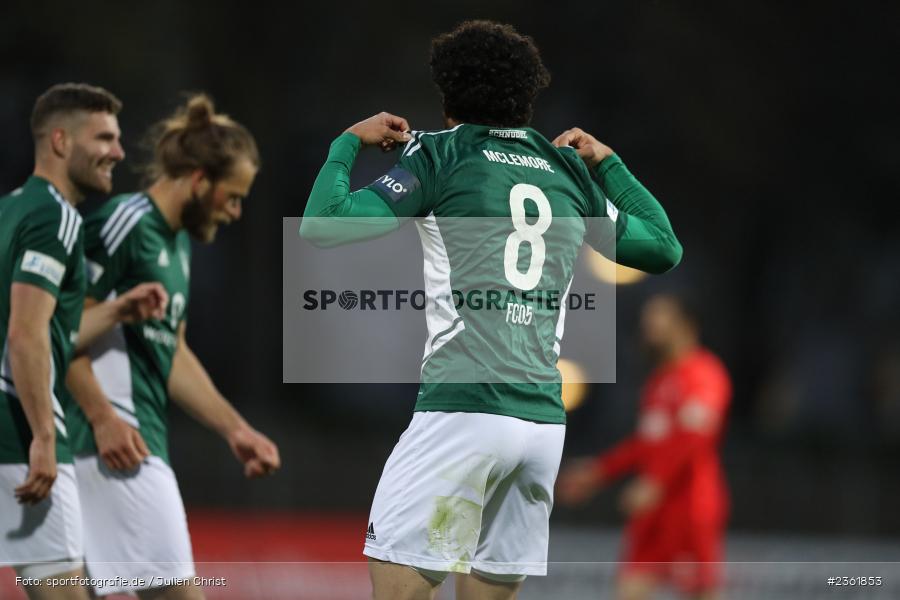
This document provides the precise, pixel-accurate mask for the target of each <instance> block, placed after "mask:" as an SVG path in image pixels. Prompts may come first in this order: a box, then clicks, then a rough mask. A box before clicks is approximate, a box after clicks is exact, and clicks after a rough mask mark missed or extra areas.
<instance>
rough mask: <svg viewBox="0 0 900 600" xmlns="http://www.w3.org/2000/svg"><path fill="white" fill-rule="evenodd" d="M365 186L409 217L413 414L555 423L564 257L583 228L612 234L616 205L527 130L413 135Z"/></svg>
mask: <svg viewBox="0 0 900 600" xmlns="http://www.w3.org/2000/svg"><path fill="white" fill-rule="evenodd" d="M368 189H370V190H373V191H374V192H376V193H377V194H378V195H380V196H381V197H382V199H383V200H384V202H385V203H386V204H387V205H388V206H389V207H390V209H391V211H393V213H394V214H395V215H396V216H397V217H398V218H401V219H405V218H417V221H416V225H417V227H418V229H419V234H420V237H421V240H422V247H423V251H424V258H425V291H426V295H427V297H428V302H427V305H426V320H427V326H428V340H427V342H426V347H425V353H424V358H423V364H422V383H421V387H420V390H419V397H418V402H417V404H416V410H417V411H451V412H452V411H464V412H487V413H494V414H501V415H507V416H513V417H518V418H522V419H529V420H533V421H537V422H544V423H564V422H565V412H564V410H563V406H562V401H561V377H560V374H559V371H558V369H557V367H556V363H557V359H558V355H559V349H560V348H559V342H560V340H561V338H562V334H563V326H564V319H565V308H564V307H565V303H566V296H567V294H568V290H569V285H570V284H571V281H572V277H573V273H574V267H575V262H576V258H577V256H578V251H579V248H580V247H581V246H582V243H583V242H584V241H585V238H586V236H587V239H588V241H591V242H592V245H595V247H596V246H598V245H599V243H600V239H601V238H606V239H609V240H610V241H614V238H615V231H614V224H613V219H614V218H615V217H616V209H615V207H613V206H612V204H610V203H609V202H608V200H607V199H606V198H605V197H604V195H603V192H602V191H601V190H600V189H599V187H598V186H597V185H596V184H595V183H594V182H593V180H592V176H591V173H590V172H589V171H588V169H587V167H586V166H585V165H584V162H583V161H582V160H581V159H580V158H579V157H578V155H577V153H576V152H575V151H574V150H573V149H571V148H556V147H554V146H553V145H552V144H551V143H550V142H549V141H548V140H547V139H546V138H544V137H543V136H542V135H541V134H540V133H538V132H537V131H535V130H533V129H530V128H522V129H496V128H491V127H488V126H480V125H470V124H463V125H459V126H457V127H454V128H453V129H449V130H446V131H439V132H413V139H412V140H411V141H410V142H409V143H408V144H407V145H406V147H405V148H404V149H403V151H402V153H401V157H400V159H399V161H398V162H397V164H396V165H395V167H394V168H393V169H391V171H389V172H388V173H387V174H386V175H384V176H383V177H381V178H379V179H377V180H376V181H375V182H374V183H372V184H371V185H370V186H368ZM609 207H611V208H609ZM595 217H596V218H597V219H596V220H594V219H592V218H595ZM603 217H611V218H610V219H601V218H603ZM604 223H605V224H606V225H608V231H604V232H602V233H601V231H600V229H605V228H604V227H602V225H603V224H604Z"/></svg>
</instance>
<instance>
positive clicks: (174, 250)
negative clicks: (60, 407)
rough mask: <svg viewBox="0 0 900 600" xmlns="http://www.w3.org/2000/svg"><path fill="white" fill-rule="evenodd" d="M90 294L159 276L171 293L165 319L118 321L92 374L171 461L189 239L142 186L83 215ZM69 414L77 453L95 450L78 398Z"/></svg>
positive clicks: (98, 351) (94, 348)
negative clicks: (172, 385) (171, 408)
mask: <svg viewBox="0 0 900 600" xmlns="http://www.w3.org/2000/svg"><path fill="white" fill-rule="evenodd" d="M84 235H85V258H86V264H87V272H88V276H89V278H90V281H89V283H88V290H87V295H88V296H89V297H91V298H95V299H97V300H100V301H102V300H106V299H108V298H113V297H115V296H116V295H118V294H121V293H123V292H126V291H128V290H129V289H131V288H132V287H134V286H136V285H138V284H139V283H143V282H147V281H157V282H159V283H161V284H162V285H163V287H165V289H166V291H167V292H168V294H169V305H168V308H167V309H166V316H165V318H163V319H161V320H158V319H149V320H147V321H144V322H142V323H135V324H120V325H117V326H116V327H115V328H113V330H112V331H110V332H108V333H107V334H106V335H104V336H103V337H102V338H101V339H99V340H98V341H97V342H96V343H94V344H92V345H91V348H90V350H89V352H90V356H91V360H92V365H93V370H94V375H96V377H97V379H98V381H99V382H100V386H101V387H102V389H103V391H104V393H105V394H106V396H107V398H109V400H110V402H112V405H113V407H114V408H115V410H116V413H117V414H118V415H119V416H120V417H121V418H122V419H124V420H125V421H126V422H127V423H129V424H130V425H132V426H133V427H136V428H137V429H138V430H140V432H141V436H142V437H143V438H144V441H146V443H147V447H148V448H149V450H150V452H151V454H153V455H154V456H159V457H161V458H162V459H163V460H165V461H167V462H168V460H169V449H168V418H167V410H168V402H169V401H168V391H167V390H168V381H169V373H170V372H171V369H172V359H173V357H174V356H175V348H176V346H177V339H178V337H177V334H178V327H179V325H180V324H181V322H182V320H183V319H184V317H185V312H186V309H187V302H188V293H189V288H190V272H191V268H190V263H191V244H190V239H189V237H188V234H187V232H186V231H184V230H181V231H177V232H176V231H173V230H172V228H171V227H170V226H169V224H168V223H167V222H166V220H165V219H164V218H163V215H162V213H160V212H159V209H158V208H157V206H156V204H155V203H154V202H153V200H152V199H151V198H150V197H149V196H148V195H147V194H145V193H138V194H131V195H122V196H116V197H115V198H113V199H112V200H110V201H109V202H107V203H106V204H104V205H103V207H102V208H100V209H99V210H97V211H96V212H94V213H92V214H91V215H90V216H88V217H87V218H86V219H85V234H84ZM70 406H71V410H70V413H69V415H68V417H69V422H70V429H71V430H72V447H73V450H74V452H75V453H76V454H91V453H95V452H96V451H97V448H96V444H95V442H94V438H93V433H92V431H91V429H90V426H89V424H88V423H87V419H86V418H85V416H84V413H83V412H82V411H81V410H80V408H78V406H77V405H76V403H75V402H72V403H70Z"/></svg>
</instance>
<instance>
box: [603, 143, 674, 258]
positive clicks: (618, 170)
mask: <svg viewBox="0 0 900 600" xmlns="http://www.w3.org/2000/svg"><path fill="white" fill-rule="evenodd" d="M592 176H593V177H594V181H596V183H597V185H599V186H600V189H601V190H603V193H604V194H605V195H606V197H607V198H609V200H610V202H612V204H613V205H614V206H615V207H616V208H617V209H618V211H619V215H618V222H617V226H616V257H615V258H616V262H617V263H619V264H622V265H625V266H628V267H633V268H635V269H640V270H641V271H646V272H648V273H664V272H666V271H668V270H670V269H672V268H674V267H675V266H676V265H677V264H678V263H679V262H680V261H681V256H682V253H683V250H682V247H681V243H680V242H679V241H678V239H677V238H676V237H675V232H674V231H673V230H672V224H671V223H670V222H669V218H668V217H667V216H666V211H665V210H664V209H663V207H662V206H661V205H660V203H659V202H658V201H657V200H656V198H654V197H653V194H651V193H650V192H649V191H648V190H647V188H645V187H644V186H643V185H642V184H641V182H640V181H638V180H637V179H636V178H635V176H634V175H632V174H631V173H630V172H629V171H628V168H627V167H626V166H625V164H624V163H623V162H622V159H620V158H619V157H618V156H617V155H615V154H613V155H612V156H610V157H608V158H606V159H604V160H603V162H601V163H600V164H599V165H598V166H597V167H596V168H594V169H592Z"/></svg>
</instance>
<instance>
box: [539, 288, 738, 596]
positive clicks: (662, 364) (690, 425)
mask: <svg viewBox="0 0 900 600" xmlns="http://www.w3.org/2000/svg"><path fill="white" fill-rule="evenodd" d="M641 331H642V335H643V338H644V341H645V343H646V345H647V346H648V347H649V348H650V349H651V350H652V352H653V354H654V356H655V358H656V360H657V367H656V370H655V371H654V372H653V373H652V374H651V375H650V378H649V379H648V380H647V383H646V386H645V388H644V391H643V394H642V398H641V409H640V418H639V422H638V430H637V432H636V433H635V434H634V435H633V436H632V437H630V438H628V439H626V440H624V441H623V442H621V443H619V444H618V445H617V446H615V447H613V448H612V449H610V450H608V451H607V452H604V453H603V454H601V455H600V456H599V457H597V458H596V459H583V460H580V461H576V462H574V463H573V464H572V465H570V466H568V467H566V468H565V469H563V472H562V474H561V475H560V478H559V486H558V489H557V494H558V496H559V499H560V501H561V502H564V503H566V504H579V503H582V502H584V501H585V500H587V499H588V498H589V497H590V496H591V495H592V494H593V493H594V492H595V491H596V490H598V489H600V488H602V487H603V486H605V485H607V484H609V483H610V482H612V481H615V480H616V479H618V478H619V477H621V476H623V475H625V474H627V473H636V475H637V477H636V479H635V480H634V481H632V482H631V483H630V484H629V485H628V487H626V488H625V491H624V492H623V494H622V498H621V507H622V509H623V510H624V511H625V513H626V514H627V515H628V517H629V521H628V528H627V531H626V535H625V549H624V553H623V558H622V567H621V572H620V576H619V580H618V590H617V597H618V598H619V599H620V600H646V599H649V598H650V597H652V595H653V593H654V591H655V589H656V588H657V587H658V585H659V584H660V583H672V584H674V585H675V586H676V587H678V588H679V589H680V590H681V591H682V592H684V594H685V596H686V597H690V598H695V599H698V600H701V599H702V600H711V599H712V598H715V597H717V590H718V588H719V579H720V573H719V569H720V561H721V560H722V535H723V532H724V527H725V520H726V516H727V510H728V497H727V496H728V495H727V489H726V485H725V479H724V477H723V475H722V469H721V466H720V464H719V457H718V446H719V440H720V438H721V436H722V429H723V426H724V422H725V412H726V409H727V408H728V403H729V400H730V397H731V382H730V379H729V377H728V372H727V371H726V370H725V367H724V366H723V365H722V362H721V361H720V360H719V359H718V358H717V357H716V356H715V355H714V354H712V353H711V352H710V351H709V350H707V349H705V348H704V347H702V346H701V345H700V342H699V330H698V325H697V320H696V318H695V316H694V314H693V313H692V312H691V311H690V309H689V308H688V307H687V305H686V303H685V302H684V301H683V300H682V299H679V298H678V297H675V296H671V295H661V296H656V297H654V298H651V299H650V300H649V301H648V302H647V304H646V305H645V306H644V309H643V313H642V316H641Z"/></svg>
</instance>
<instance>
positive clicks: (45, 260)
mask: <svg viewBox="0 0 900 600" xmlns="http://www.w3.org/2000/svg"><path fill="white" fill-rule="evenodd" d="M22 270H23V271H25V272H27V273H34V274H35V275H40V276H41V277H43V278H44V279H46V280H47V281H49V282H50V283H52V284H53V285H55V286H57V287H59V284H60V283H62V279H63V275H65V274H66V267H65V265H63V264H62V263H61V262H59V261H58V260H56V259H55V258H53V257H52V256H47V255H46V254H43V253H41V252H37V251H35V250H26V251H25V255H24V256H23V257H22Z"/></svg>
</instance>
